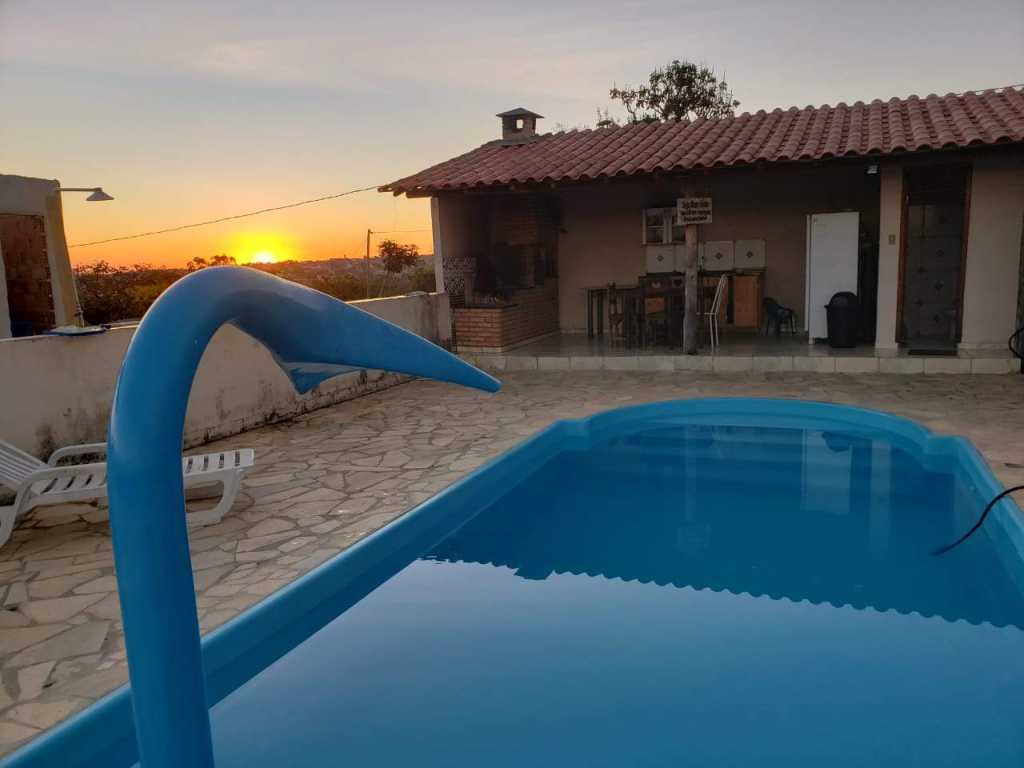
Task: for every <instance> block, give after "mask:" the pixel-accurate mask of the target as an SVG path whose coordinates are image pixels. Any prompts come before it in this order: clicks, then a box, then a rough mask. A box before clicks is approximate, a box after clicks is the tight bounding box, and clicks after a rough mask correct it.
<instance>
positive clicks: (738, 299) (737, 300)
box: [731, 274, 764, 328]
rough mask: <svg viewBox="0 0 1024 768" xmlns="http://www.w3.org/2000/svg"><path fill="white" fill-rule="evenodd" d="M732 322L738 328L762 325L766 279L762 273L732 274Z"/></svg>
mask: <svg viewBox="0 0 1024 768" xmlns="http://www.w3.org/2000/svg"><path fill="white" fill-rule="evenodd" d="M731 282H732V324H733V326H735V327H736V328H760V327H761V299H762V298H763V297H764V280H763V276H762V275H760V274H746V275H739V274H738V275H733V276H732V281H731Z"/></svg>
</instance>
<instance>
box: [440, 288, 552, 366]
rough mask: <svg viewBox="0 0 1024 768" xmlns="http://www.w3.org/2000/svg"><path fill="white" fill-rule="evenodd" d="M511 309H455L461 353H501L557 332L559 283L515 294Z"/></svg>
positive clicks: (453, 314)
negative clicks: (500, 351) (511, 347)
mask: <svg viewBox="0 0 1024 768" xmlns="http://www.w3.org/2000/svg"><path fill="white" fill-rule="evenodd" d="M512 302H513V303H512V305H511V306H504V307H457V308H453V309H452V320H453V323H454V325H455V339H454V340H455V345H456V348H457V349H459V350H473V349H476V350H480V349H487V350H502V349H506V348H508V347H510V346H512V345H514V344H518V343H520V342H523V341H526V340H528V339H532V338H536V337H538V336H543V335H545V334H548V333H553V332H554V331H557V330H558V281H557V280H553V279H549V280H547V281H545V282H544V284H543V285H539V286H537V287H536V288H526V289H523V290H519V291H516V293H515V295H514V296H513V298H512Z"/></svg>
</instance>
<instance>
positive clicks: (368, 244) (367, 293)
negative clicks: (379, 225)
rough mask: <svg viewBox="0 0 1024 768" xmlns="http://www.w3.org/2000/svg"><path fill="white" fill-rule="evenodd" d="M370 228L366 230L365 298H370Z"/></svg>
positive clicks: (371, 231) (371, 232)
mask: <svg viewBox="0 0 1024 768" xmlns="http://www.w3.org/2000/svg"><path fill="white" fill-rule="evenodd" d="M372 234H373V230H372V229H367V230H366V298H370V235H372Z"/></svg>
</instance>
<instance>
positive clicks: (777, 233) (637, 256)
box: [559, 163, 879, 331]
mask: <svg viewBox="0 0 1024 768" xmlns="http://www.w3.org/2000/svg"><path fill="white" fill-rule="evenodd" d="M866 167H867V166H866V164H862V163H851V164H848V165H846V164H844V165H833V166H797V167H780V168H767V169H764V170H736V171H731V170H730V171H726V170H723V171H716V172H715V173H713V174H708V175H707V176H703V177H693V178H691V180H690V182H689V184H690V185H693V192H694V193H699V194H701V195H709V196H711V197H712V198H713V201H714V203H713V204H714V214H713V218H714V221H713V223H712V224H707V225H701V226H700V233H699V236H700V239H701V241H710V240H740V239H748V238H749V239H763V240H765V241H766V251H767V255H766V262H767V267H766V269H765V295H766V296H771V297H773V298H775V299H776V300H778V301H779V302H781V303H782V304H784V305H786V306H789V307H792V308H793V309H795V310H796V311H797V313H798V315H799V317H800V320H801V322H802V321H803V315H804V304H805V294H804V281H805V273H806V236H807V219H806V217H807V215H808V214H810V213H829V212H834V211H844V210H856V211H860V212H861V215H862V220H865V221H867V222H869V225H870V223H872V222H874V221H875V220H876V217H877V211H878V203H879V196H878V177H877V176H869V175H867V173H866ZM681 192H682V186H681V184H680V182H678V181H676V182H670V181H657V180H652V181H647V182H635V183H632V182H631V183H608V184H593V185H588V186H586V187H579V188H576V189H568V190H565V191H563V192H560V194H559V199H560V201H561V207H562V230H563V232H562V235H561V238H560V240H559V285H560V291H561V296H560V323H561V329H562V330H563V331H579V330H582V329H584V328H585V327H586V295H585V293H584V291H583V288H584V287H585V286H593V285H603V284H607V283H609V282H617V283H635V282H636V279H637V276H638V275H640V274H642V273H643V272H644V271H645V257H644V248H643V245H642V244H641V211H642V210H643V209H644V208H646V207H653V206H662V205H674V204H675V200H676V198H678V197H679V196H680V194H681Z"/></svg>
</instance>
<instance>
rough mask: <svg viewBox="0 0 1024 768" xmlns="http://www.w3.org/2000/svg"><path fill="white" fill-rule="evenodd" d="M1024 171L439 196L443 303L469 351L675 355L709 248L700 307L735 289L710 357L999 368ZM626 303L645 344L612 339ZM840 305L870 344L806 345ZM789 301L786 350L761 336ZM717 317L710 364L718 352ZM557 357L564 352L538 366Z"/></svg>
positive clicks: (677, 177)
mask: <svg viewBox="0 0 1024 768" xmlns="http://www.w3.org/2000/svg"><path fill="white" fill-rule="evenodd" d="M1022 159H1024V158H1022V157H1021V156H1019V155H1015V154H1014V155H1011V154H996V153H995V152H993V153H991V154H984V155H983V154H981V153H978V154H977V155H976V156H975V155H970V154H968V153H960V154H950V155H949V156H942V157H932V156H927V157H919V158H912V159H911V158H899V159H897V158H878V159H871V160H869V161H865V160H863V159H838V158H837V159H833V160H831V161H830V162H827V163H825V162H821V163H807V164H781V165H769V166H764V167H760V166H759V167H755V168H752V167H744V168H721V169H718V168H716V169H708V170H706V171H704V172H703V173H701V174H692V173H691V174H661V175H659V174H653V175H650V176H643V177H633V178H622V179H608V180H602V181H595V180H589V181H574V182H564V183H556V182H551V183H548V184H545V185H533V186H528V187H525V188H523V187H518V188H517V187H514V186H510V187H504V188H493V187H491V188H486V189H474V190H467V191H461V192H452V193H445V194H441V195H437V196H435V197H434V198H433V199H432V205H433V220H434V244H435V250H436V252H437V253H438V254H439V255H440V257H441V258H440V259H439V260H438V263H439V268H438V269H437V279H438V290H444V291H446V292H447V293H448V294H449V295H450V296H451V297H452V306H453V327H454V333H453V342H454V346H455V348H456V350H457V351H459V352H460V353H466V354H469V355H478V354H479V355H498V356H499V357H503V356H505V355H506V353H507V354H508V355H509V356H513V357H523V356H524V355H523V352H522V351H521V350H519V349H518V348H519V346H520V345H522V344H524V343H526V342H530V341H532V340H537V339H542V338H545V337H549V336H551V335H552V334H581V335H582V334H586V335H587V336H592V335H593V336H596V335H598V333H599V332H600V331H601V330H603V331H604V332H605V333H606V335H608V334H610V335H611V336H613V337H617V338H610V339H605V340H603V341H601V342H591V341H576V340H572V341H568V342H566V344H568V346H569V347H571V349H572V350H573V353H571V354H569V355H568V357H579V358H585V357H600V358H604V357H637V358H638V359H639V358H643V357H648V356H651V355H654V356H664V355H665V354H668V355H670V356H672V355H678V354H679V353H680V352H681V346H682V338H681V336H682V325H683V322H682V312H683V310H682V308H683V306H684V303H685V292H684V284H685V272H686V254H687V249H688V248H689V245H690V243H688V242H687V239H688V238H691V237H695V238H696V240H697V242H696V246H697V253H698V271H699V272H698V275H699V276H698V286H699V291H698V293H699V294H700V295H699V296H698V300H697V303H698V304H699V306H700V308H701V312H702V313H707V312H708V310H709V309H711V307H710V306H709V304H710V303H711V301H710V297H711V296H713V295H714V292H715V291H714V289H715V287H716V285H717V284H718V282H719V281H720V280H722V279H723V278H724V279H725V290H724V296H723V299H722V302H721V305H720V306H718V312H717V313H715V316H716V317H717V318H718V324H719V325H720V326H721V328H722V329H723V332H724V333H723V335H724V341H723V344H722V348H721V349H720V350H717V354H713V355H712V356H715V357H721V358H730V359H732V358H743V359H745V358H750V359H751V362H750V364H749V365H750V366H753V367H757V366H759V365H760V366H765V367H770V366H782V367H781V368H778V369H780V370H790V369H792V370H815V369H818V368H821V367H824V368H827V369H831V367H832V363H830V362H827V360H831V359H837V360H843V361H846V362H844V363H841V364H840V365H844V366H847V367H848V368H849V369H854V368H855V369H856V370H865V371H872V370H883V369H884V368H889V369H892V370H897V369H898V370H899V371H900V372H908V373H910V372H926V371H928V370H931V371H934V372H940V371H942V372H956V373H967V372H982V371H984V372H997V371H998V372H1005V369H1007V368H1008V367H1013V364H1012V361H1010V359H1009V358H1010V357H1011V356H1010V355H1009V354H1008V353H1006V352H1004V350H1005V349H1006V343H1007V338H1008V337H1009V335H1010V334H1011V333H1012V332H1013V331H1014V329H1015V328H1017V327H1018V326H1019V325H1020V324H1021V322H1024V315H1022V314H1020V313H1019V311H1018V307H1017V298H1018V295H1020V293H1019V285H1020V284H1021V275H1022V273H1021V270H1020V253H1021V250H1020V249H1021V244H1022V242H1024V241H1022V239H1021V237H1022V235H1021V229H1020V221H1021V218H1020V215H1021V214H1020V211H1021V206H1022V205H1024V198H1022V197H1021V190H1020V189H1019V184H1018V185H1017V186H1016V187H1015V186H1014V183H1013V182H1012V180H1011V177H1012V176H1013V171H1014V170H1015V169H1017V168H1019V167H1020V162H1021V160H1022ZM687 198H700V199H705V200H709V201H712V202H713V216H712V218H711V220H710V221H708V222H707V223H703V224H699V225H695V226H690V227H685V226H682V225H681V224H680V223H679V220H678V218H677V217H676V211H677V208H676V204H677V202H678V201H679V200H680V199H684V200H685V199H687ZM1004 209H1005V210H1004ZM996 213H999V214H1000V215H999V216H996V215H995V214H996ZM660 283H663V284H664V285H663V286H662V287H661V288H659V287H658V285H657V284H660ZM614 290H618V291H619V292H620V294H621V293H624V292H625V293H628V292H629V291H633V292H634V293H635V292H637V291H639V292H640V293H641V296H640V298H639V299H638V298H637V297H636V296H632V297H630V299H631V300H632V301H633V302H634V306H639V307H641V308H642V309H641V311H639V312H632V313H627V314H629V316H630V317H631V318H632V317H633V315H637V314H638V315H639V316H640V318H641V319H640V321H639V322H636V321H634V327H633V329H632V333H630V329H629V323H624V324H618V325H619V327H616V326H617V323H616V318H615V316H614V315H615V309H614V306H613V303H612V296H613V291H614ZM838 292H849V293H852V294H855V295H856V297H857V304H858V309H857V318H858V322H857V332H856V336H857V340H858V346H857V347H855V348H854V350H853V352H848V351H842V352H828V351H825V350H823V349H819V348H817V347H813V348H810V349H805V348H802V347H806V346H807V341H808V340H809V339H817V340H820V339H822V338H823V337H825V336H827V328H826V321H825V315H826V312H825V308H824V305H825V304H826V303H827V302H828V301H829V299H830V297H831V296H832V295H834V294H835V293H838ZM652 297H653V298H652ZM659 301H660V302H662V303H661V304H660V305H657V306H655V303H656V302H659ZM778 307H782V308H784V309H786V310H788V311H789V314H788V317H791V318H792V322H791V323H788V322H787V323H786V330H787V331H789V332H790V333H789V334H788V335H784V337H783V342H784V343H782V344H781V345H780V343H779V340H777V339H776V340H774V341H773V340H768V339H765V340H756V337H757V333H758V332H759V331H763V330H764V328H765V326H766V325H770V324H771V321H772V319H773V318H772V311H773V308H778ZM644 310H646V313H645V311H644ZM647 314H650V315H654V316H655V319H656V320H657V316H658V315H663V317H662V318H661V319H660V322H661V325H660V326H659V325H657V323H655V325H654V326H653V327H650V326H648V324H647ZM707 319H708V317H707V315H706V314H702V317H701V335H700V345H701V346H700V353H701V354H702V355H710V354H712V353H713V350H711V349H710V346H711V345H710V343H709V341H710V340H709V335H708V333H707V325H708V323H707ZM637 327H639V329H640V330H639V332H637ZM737 339H742V341H737ZM620 340H621V341H624V342H625V344H624V346H625V347H627V348H628V349H631V350H632V352H631V354H628V355H627V354H623V352H624V351H625V350H621V349H620V347H621V346H623V345H622V344H620V343H619V341H620ZM546 343H548V344H549V343H550V342H546ZM665 346H667V347H669V349H665V348H664V347H665ZM559 348H560V349H563V348H565V344H563V345H562V346H561V347H559ZM591 348H593V349H595V350H598V351H597V353H595V354H585V353H586V352H588V350H590V349H591ZM540 349H542V350H543V349H545V347H544V346H543V345H541V347H540ZM780 350H781V352H780ZM908 353H914V354H908ZM918 353H922V354H923V353H932V354H941V355H942V356H943V357H944V360H941V361H939V360H929V361H927V362H925V359H924V356H922V357H918ZM549 356H551V357H566V355H564V354H561V353H559V354H555V355H548V354H542V355H538V357H549ZM778 358H785V359H784V360H775V361H774V362H773V361H772V359H778ZM755 359H756V360H757V361H758V362H753V360H755ZM851 360H862V361H863V362H860V363H854V362H849V361H851ZM882 360H885V361H887V362H884V363H880V362H879V361H882ZM981 361H984V362H981ZM518 364H524V365H528V364H527V363H518ZM615 364H616V365H619V364H624V365H627V366H628V365H630V363H615ZM646 364H647V365H653V364H654V363H651V362H650V361H648V362H647V363H646ZM556 365H557V364H556ZM581 365H585V363H581ZM665 365H667V363H665ZM682 365H683V367H694V366H696V367H700V366H702V365H706V364H704V363H684V364H682ZM719 365H720V366H722V368H723V369H724V368H725V367H726V366H734V365H735V366H745V365H747V363H746V362H742V361H735V360H730V361H728V362H722V363H719ZM801 366H803V367H801ZM976 368H977V369H978V370H977V371H975V369H976ZM968 369H969V370H968Z"/></svg>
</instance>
